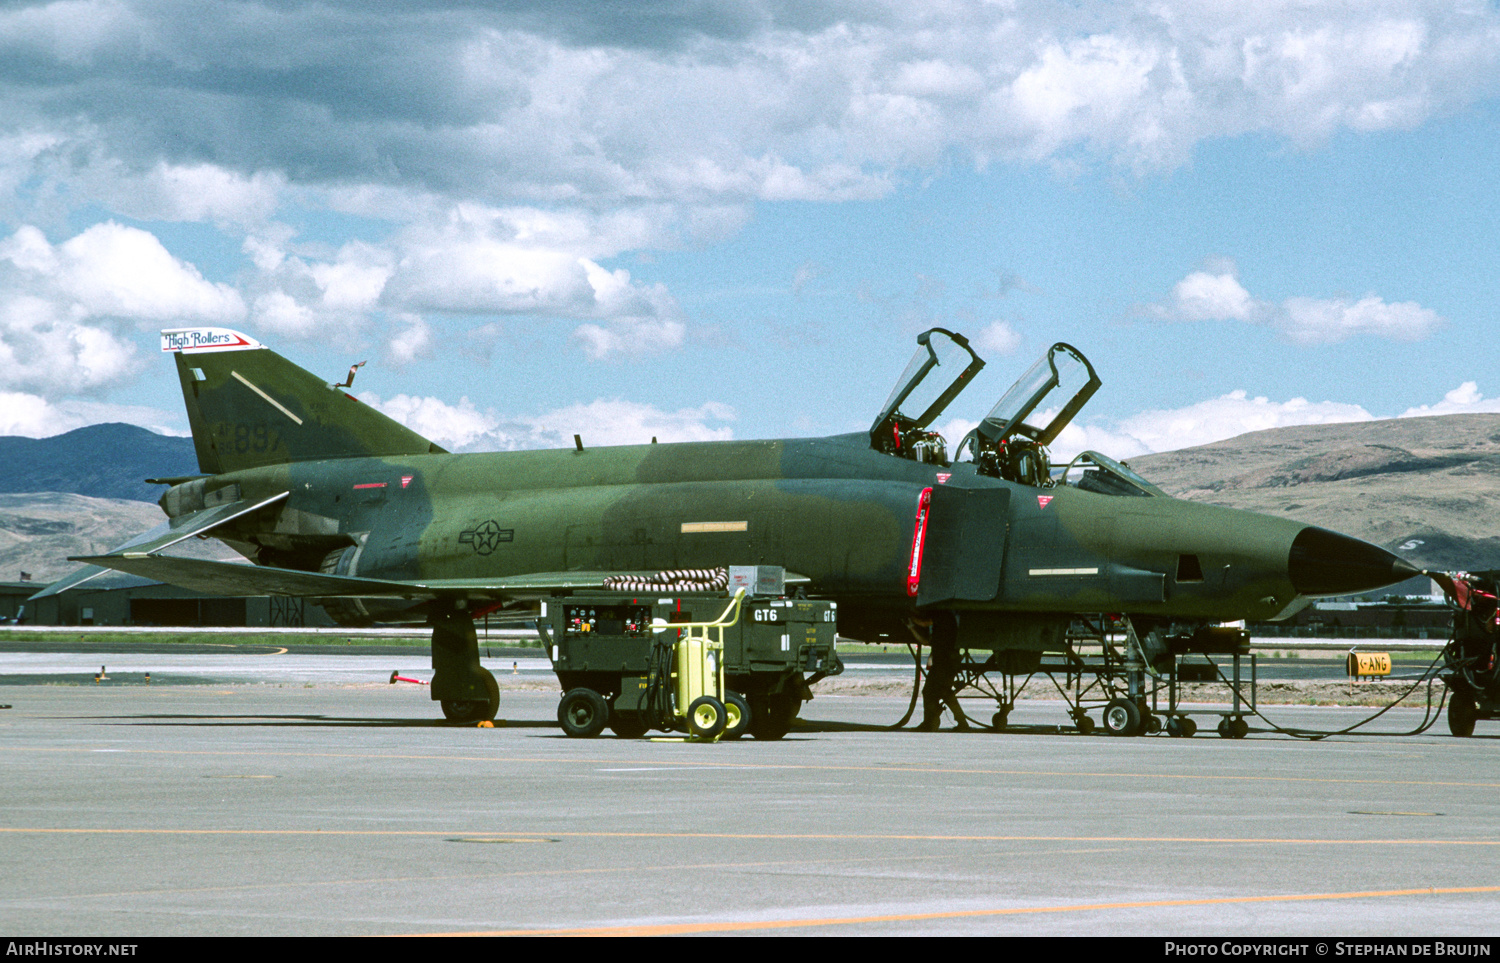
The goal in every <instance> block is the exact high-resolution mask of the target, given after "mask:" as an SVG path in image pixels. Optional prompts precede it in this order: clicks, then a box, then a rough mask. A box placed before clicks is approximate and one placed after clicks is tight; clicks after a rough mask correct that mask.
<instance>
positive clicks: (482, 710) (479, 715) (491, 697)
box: [438, 669, 500, 722]
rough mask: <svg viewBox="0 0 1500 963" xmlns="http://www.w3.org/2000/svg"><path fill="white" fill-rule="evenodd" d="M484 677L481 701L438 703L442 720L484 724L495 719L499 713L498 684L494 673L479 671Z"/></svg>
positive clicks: (464, 700)
mask: <svg viewBox="0 0 1500 963" xmlns="http://www.w3.org/2000/svg"><path fill="white" fill-rule="evenodd" d="M480 673H481V675H482V676H483V677H484V691H485V696H486V698H483V699H444V700H442V701H441V702H439V703H438V705H440V706H442V708H443V718H444V719H447V720H448V721H449V722H484V721H486V720H489V719H493V718H495V713H497V712H499V711H500V683H498V682H496V681H495V676H494V673H492V672H490V671H488V670H486V669H481V670H480Z"/></svg>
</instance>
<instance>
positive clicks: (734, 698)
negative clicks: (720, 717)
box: [720, 692, 752, 739]
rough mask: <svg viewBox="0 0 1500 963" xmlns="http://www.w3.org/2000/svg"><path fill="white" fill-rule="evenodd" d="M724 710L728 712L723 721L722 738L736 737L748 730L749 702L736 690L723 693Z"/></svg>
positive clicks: (750, 716)
mask: <svg viewBox="0 0 1500 963" xmlns="http://www.w3.org/2000/svg"><path fill="white" fill-rule="evenodd" d="M724 710H725V712H726V713H728V715H727V717H726V719H725V723H724V735H723V736H721V737H720V738H723V739H738V738H739V737H740V736H743V735H744V734H745V733H747V732H749V731H750V720H751V718H752V715H751V712H750V703H748V702H746V701H745V697H744V696H742V695H740V694H739V693H738V692H726V693H724Z"/></svg>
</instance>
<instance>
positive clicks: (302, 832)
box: [0, 826, 1500, 847]
mask: <svg viewBox="0 0 1500 963" xmlns="http://www.w3.org/2000/svg"><path fill="white" fill-rule="evenodd" d="M0 833H14V834H17V835H27V834H36V835H89V834H95V835H101V836H112V835H114V836H390V837H413V836H417V837H432V836H445V837H454V836H463V837H475V838H480V837H495V838H499V837H506V838H546V839H731V840H733V839H745V840H768V839H769V840H787V841H807V840H826V841H834V842H838V841H868V840H891V841H896V842H935V843H1199V844H1208V845H1225V844H1229V845H1261V846H1265V845H1272V846H1481V847H1488V846H1500V839H1410V838H1406V839H1370V838H1362V839H1307V838H1297V837H1283V836H998V835H995V836H991V835H956V834H943V833H710V832H701V833H692V832H682V833H671V832H602V831H601V832H534V831H530V830H522V831H511V830H507V829H446V830H436V829H142V828H137V829H107V828H102V827H33V826H0Z"/></svg>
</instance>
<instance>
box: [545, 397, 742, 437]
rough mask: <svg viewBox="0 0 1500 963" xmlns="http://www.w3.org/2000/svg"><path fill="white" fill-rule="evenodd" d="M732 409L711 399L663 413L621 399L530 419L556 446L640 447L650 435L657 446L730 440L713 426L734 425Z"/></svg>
mask: <svg viewBox="0 0 1500 963" xmlns="http://www.w3.org/2000/svg"><path fill="white" fill-rule="evenodd" d="M734 418H735V412H734V409H733V408H731V407H729V406H728V405H724V404H720V403H718V402H714V401H710V402H706V403H705V404H702V405H699V406H698V407H696V408H681V409H679V410H677V411H662V410H661V409H659V408H657V407H655V406H654V405H643V404H639V403H637V402H634V401H624V400H621V399H618V398H617V399H613V400H603V399H601V400H598V401H593V402H590V403H589V404H586V405H569V406H568V407H566V408H559V409H557V410H555V411H550V412H547V413H546V414H543V415H538V416H536V417H535V418H532V419H528V421H529V423H530V424H531V426H532V430H533V432H534V433H535V435H536V437H538V438H544V439H551V440H552V441H551V443H552V444H553V445H554V446H556V447H562V446H564V445H570V444H572V441H573V435H575V434H578V435H582V437H583V442H584V444H585V445H640V444H644V443H646V442H649V441H650V440H651V439H652V438H653V437H655V438H656V439H657V441H659V442H663V443H665V442H674V441H728V440H729V439H731V438H733V437H734V431H733V429H731V428H730V427H729V426H727V425H723V424H720V425H715V424H714V423H715V422H728V421H733V420H734Z"/></svg>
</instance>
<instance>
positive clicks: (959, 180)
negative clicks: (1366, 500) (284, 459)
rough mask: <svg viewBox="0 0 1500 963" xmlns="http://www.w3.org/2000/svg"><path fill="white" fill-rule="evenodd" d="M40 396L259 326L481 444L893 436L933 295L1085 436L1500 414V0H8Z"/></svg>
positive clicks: (158, 369)
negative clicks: (1063, 379) (1055, 350)
mask: <svg viewBox="0 0 1500 963" xmlns="http://www.w3.org/2000/svg"><path fill="white" fill-rule="evenodd" d="M0 85H3V96H0V118H3V120H0V434H5V435H26V436H31V437H46V436H50V435H54V434H58V433H61V432H64V431H68V430H71V429H74V428H78V427H81V426H83V425H87V424H92V423H97V422H106V421H125V422H130V423H133V424H138V425H142V426H145V427H149V428H152V429H153V430H157V431H162V432H166V433H171V434H182V433H185V432H186V428H187V423H186V417H185V415H184V414H183V411H182V406H181V399H180V396H179V393H178V390H179V389H178V386H177V381H176V378H175V374H174V372H173V368H172V365H171V364H170V360H169V359H168V358H167V357H166V356H165V355H163V354H162V353H161V351H160V350H159V337H158V332H159V331H160V330H161V329H163V328H179V327H191V326H213V327H227V328H232V329H235V330H239V331H243V332H246V333H248V334H250V335H251V336H253V337H254V338H256V339H258V340H259V341H261V342H263V343H265V344H266V345H268V346H270V347H271V348H273V349H274V350H276V351H278V352H279V353H281V354H282V355H284V356H286V357H288V358H290V359H291V360H293V361H294V362H296V363H297V364H299V365H302V366H303V367H305V368H307V369H309V370H311V371H314V372H317V373H320V374H322V375H324V376H325V377H327V378H328V380H329V381H330V382H333V381H337V380H340V379H342V377H343V375H344V373H345V372H346V371H347V369H348V366H349V365H350V364H351V363H354V362H356V361H363V360H368V362H369V363H368V365H367V366H366V367H365V368H363V369H361V371H360V373H359V375H358V378H357V380H356V382H355V385H354V391H355V393H356V394H358V396H359V397H360V398H362V399H363V400H364V401H366V402H368V403H369V404H371V405H374V406H376V407H377V408H379V409H380V410H382V411H384V412H386V413H387V414H389V415H391V416H392V417H394V418H397V419H398V420H400V421H402V422H404V423H406V424H408V425H410V426H411V427H412V428H414V429H415V430H417V431H419V432H420V433H422V434H424V435H426V436H427V437H428V438H430V439H432V440H433V441H436V442H438V443H439V444H441V445H444V446H445V447H448V448H450V449H451V450H458V451H476V450H503V449H514V448H535V447H553V446H566V445H570V444H571V439H572V435H573V434H575V433H577V434H580V435H582V437H583V438H584V440H585V442H586V443H588V444H593V445H605V444H628V443H641V442H646V441H649V440H650V439H651V438H652V437H657V438H659V440H661V441H664V442H666V441H687V440H712V439H728V438H772V437H786V436H809V435H824V434H832V433H838V432H848V431H861V430H865V429H867V428H868V427H869V426H870V423H871V422H872V421H873V419H874V418H875V415H876V413H877V412H878V410H879V408H880V406H881V403H882V402H883V401H884V400H885V398H886V396H887V395H888V394H889V392H890V389H891V387H892V385H893V384H894V382H895V381H896V379H897V377H898V376H899V375H900V373H901V371H902V370H903V368H904V367H905V364H906V362H907V360H908V359H909V357H910V356H911V354H912V352H913V350H914V349H915V337H916V335H917V334H918V333H919V332H921V331H923V330H926V329H927V328H929V327H932V326H941V327H945V328H949V329H952V330H955V331H959V332H961V333H963V334H965V335H967V336H968V337H969V338H971V339H972V342H973V344H974V345H975V346H976V348H977V350H978V351H979V353H980V355H981V356H982V357H984V358H985V360H986V361H987V362H988V366H987V368H986V369H985V370H984V372H982V373H981V375H980V376H979V377H978V378H977V379H976V381H975V382H974V383H973V384H972V385H971V386H970V387H969V388H968V389H967V390H966V391H965V393H964V394H963V395H962V396H960V397H959V399H958V400H957V401H956V402H955V403H954V404H953V405H952V407H951V408H950V409H949V411H948V412H946V413H945V414H944V416H943V418H942V419H941V420H940V422H939V425H940V427H941V428H942V429H943V431H944V432H945V434H948V436H949V440H950V442H955V443H956V442H957V440H958V437H959V436H961V435H962V434H963V432H964V431H966V430H967V428H968V427H969V426H971V425H972V424H974V423H975V422H976V421H977V420H978V419H979V418H981V417H983V415H984V414H985V413H986V412H987V411H988V410H989V408H990V407H991V406H992V405H993V404H994V402H995V401H996V400H998V398H999V397H1000V395H1001V394H1003V393H1004V391H1005V389H1006V388H1007V387H1008V386H1009V385H1010V383H1011V382H1012V381H1013V380H1014V379H1015V378H1017V377H1019V376H1020V374H1021V373H1022V371H1024V370H1025V369H1026V368H1027V367H1028V366H1029V364H1030V363H1031V362H1032V360H1034V359H1035V358H1036V357H1037V356H1039V355H1040V354H1041V353H1042V352H1044V351H1045V350H1046V348H1047V347H1048V346H1049V345H1050V344H1052V343H1053V342H1055V341H1066V342H1068V343H1070V344H1072V345H1074V346H1076V347H1077V348H1078V349H1079V350H1080V351H1082V352H1083V353H1084V354H1085V355H1086V356H1088V357H1089V359H1090V360H1091V361H1092V362H1093V364H1094V366H1095V368H1096V369H1097V371H1098V373H1099V375H1100V377H1101V378H1102V379H1103V382H1104V384H1103V387H1102V388H1101V389H1100V391H1099V393H1098V394H1097V395H1096V396H1095V397H1094V399H1093V401H1092V402H1091V403H1090V405H1089V406H1088V407H1087V408H1086V409H1084V411H1083V413H1082V414H1081V415H1080V416H1079V418H1078V419H1077V421H1076V423H1075V425H1074V426H1073V427H1072V428H1071V429H1069V431H1068V432H1067V433H1066V434H1065V435H1064V436H1063V437H1062V438H1060V439H1059V440H1058V443H1057V444H1056V445H1055V446H1054V453H1055V454H1058V453H1060V454H1068V453H1070V452H1071V451H1076V450H1078V449H1081V448H1085V447H1091V448H1097V449H1099V450H1101V451H1104V452H1105V453H1107V454H1112V455H1115V456H1116V457H1131V456H1134V455H1138V454H1141V453H1145V452H1152V451H1167V450H1172V449H1176V448H1182V447H1187V446H1190V445H1196V444H1203V443H1207V442H1211V441H1215V440H1218V439H1221V438H1227V437H1231V436H1233V435H1237V434H1240V433H1242V432H1245V431H1253V430H1259V429H1264V428H1271V427H1277V426H1280V425H1290V424H1307V423H1319V422H1333V421H1355V420H1365V419H1370V418H1389V417H1401V416H1417V415H1428V414H1444V413H1453V412H1462V411H1500V347H1497V344H1496V337H1495V335H1496V333H1497V326H1496V324H1495V323H1494V322H1495V311H1496V305H1500V270H1497V268H1500V263H1497V257H1496V254H1495V252H1496V251H1500V236H1497V235H1500V164H1497V162H1496V158H1497V157H1500V8H1497V6H1496V5H1495V4H1493V3H1465V2H1454V0H1443V2H1431V3H1427V2H1416V0H1412V2H1382V0H1370V2H1362V3H1357V4H1349V3H1346V2H1326V3H1325V2H1320V0H1299V2H1294V3H1278V2H1274V0H1266V2H1261V3H1255V4H1233V3H1222V2H1208V0H1202V2H1179V0H1157V2H1143V3H1120V2H1096V0H1069V2H1037V3H1024V2H993V3H985V2H974V3H964V2H932V3H923V4H910V3H901V2H891V3H882V2H869V3H864V2H854V0H847V2H846V0H828V2H822V0H797V2H785V3H783V2H770V0H761V2H756V0H744V2H717V0H698V2H694V0H672V2H668V0H660V2H654V0H637V2H632V3H629V4H621V3H614V2H610V3H590V2H572V3H567V2H556V0H548V2H540V0H535V2H533V0H512V2H494V3H487V4H479V5H476V4H469V3H445V2H432V3H426V4H410V3H391V2H388V0H360V2H357V3H342V2H322V3H306V2H297V3H290V2H288V3H282V2H275V0H266V2H260V3H228V2H215V0H192V2H130V0H59V2H54V3H26V2H5V0H0Z"/></svg>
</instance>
